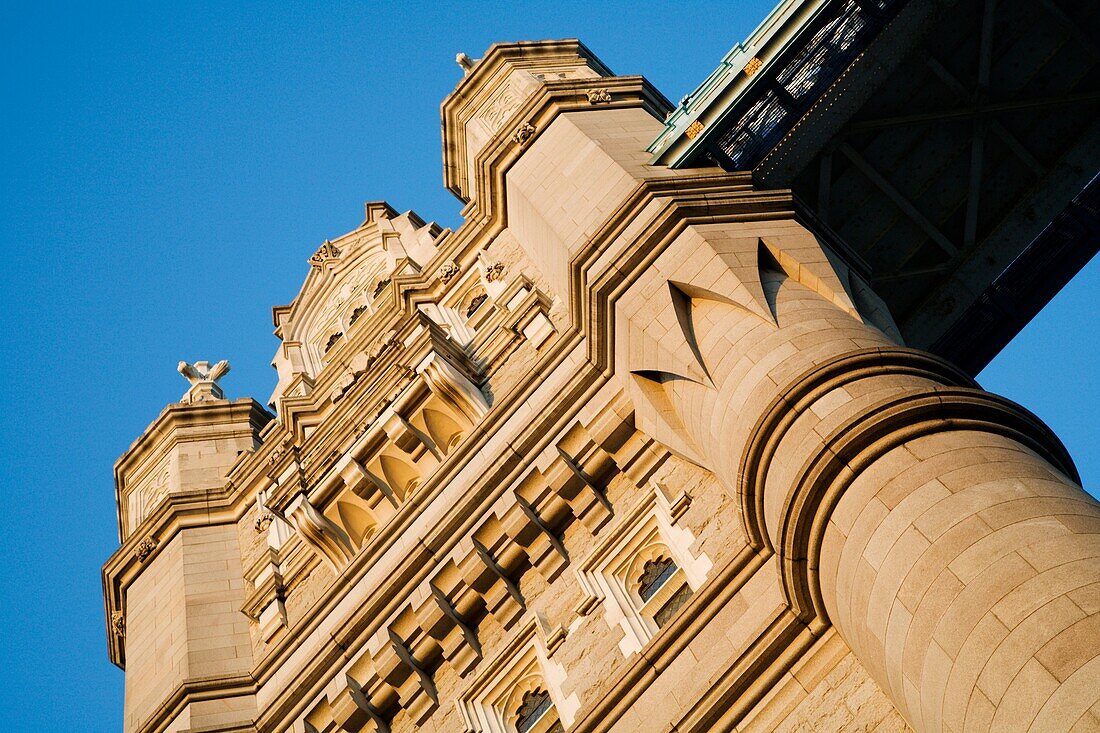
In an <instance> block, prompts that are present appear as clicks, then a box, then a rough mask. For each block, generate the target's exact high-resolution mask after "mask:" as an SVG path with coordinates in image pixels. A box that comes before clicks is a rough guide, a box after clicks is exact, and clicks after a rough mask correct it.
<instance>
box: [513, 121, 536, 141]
mask: <svg viewBox="0 0 1100 733" xmlns="http://www.w3.org/2000/svg"><path fill="white" fill-rule="evenodd" d="M534 134H535V126H534V125H532V124H531V123H530V122H524V123H523V124H522V125H520V126H519V127H517V128H516V131H515V133H514V134H513V135H512V142H514V143H516V144H517V145H526V144H527V141H528V140H530V139H531V137H532V136H533V135H534Z"/></svg>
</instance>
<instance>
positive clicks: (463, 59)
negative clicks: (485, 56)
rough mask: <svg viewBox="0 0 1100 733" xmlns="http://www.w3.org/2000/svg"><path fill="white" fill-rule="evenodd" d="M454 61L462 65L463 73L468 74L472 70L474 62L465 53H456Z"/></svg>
mask: <svg viewBox="0 0 1100 733" xmlns="http://www.w3.org/2000/svg"><path fill="white" fill-rule="evenodd" d="M455 63H457V64H458V65H459V66H461V67H462V73H463V74H469V73H470V72H471V71H473V68H474V63H476V62H475V61H474V60H473V59H472V58H470V57H469V56H467V55H466V54H464V53H458V54H455Z"/></svg>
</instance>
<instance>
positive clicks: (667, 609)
mask: <svg viewBox="0 0 1100 733" xmlns="http://www.w3.org/2000/svg"><path fill="white" fill-rule="evenodd" d="M635 589H636V591H637V593H638V597H639V598H640V599H641V601H642V609H641V610H642V615H643V616H646V617H648V618H649V619H650V620H652V621H653V623H654V624H656V625H657V628H658V629H663V628H664V627H665V625H666V624H667V623H668V622H669V619H671V618H672V617H673V616H674V615H676V612H677V611H679V610H680V608H682V607H683V605H684V604H685V603H687V601H688V599H689V598H691V586H690V585H688V582H687V577H686V576H685V575H684V572H683V571H682V570H681V569H680V567H679V566H678V565H677V564H676V561H675V560H673V559H671V558H669V557H668V556H667V555H663V554H662V555H658V556H657V557H655V558H653V559H650V560H646V562H645V565H643V566H642V573H641V575H640V576H639V577H638V579H637V585H636V588H635Z"/></svg>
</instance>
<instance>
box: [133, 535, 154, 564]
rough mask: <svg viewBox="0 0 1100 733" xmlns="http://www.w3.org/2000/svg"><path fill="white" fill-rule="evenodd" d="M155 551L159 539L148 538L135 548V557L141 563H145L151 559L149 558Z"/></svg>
mask: <svg viewBox="0 0 1100 733" xmlns="http://www.w3.org/2000/svg"><path fill="white" fill-rule="evenodd" d="M155 549H157V538H156V537H146V538H145V539H143V540H142V541H141V542H139V543H138V546H137V547H136V548H134V557H136V558H137V559H138V561H139V562H145V561H146V560H148V559H149V556H150V555H152V554H153V550H155Z"/></svg>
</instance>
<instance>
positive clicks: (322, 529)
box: [286, 492, 355, 572]
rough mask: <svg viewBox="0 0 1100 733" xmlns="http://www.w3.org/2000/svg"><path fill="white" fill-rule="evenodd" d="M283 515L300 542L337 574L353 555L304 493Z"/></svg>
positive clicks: (340, 531)
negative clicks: (299, 536) (304, 542)
mask: <svg viewBox="0 0 1100 733" xmlns="http://www.w3.org/2000/svg"><path fill="white" fill-rule="evenodd" d="M286 515H287V519H289V520H290V522H291V524H293V525H294V528H295V529H297V530H298V533H299V534H300V535H301V536H302V539H303V540H305V541H306V543H308V544H309V545H310V547H312V548H313V549H314V550H316V551H317V552H318V553H319V554H320V555H321V556H322V557H324V558H325V559H326V560H328V561H329V563H331V564H332V567H333V569H334V570H336V571H337V572H339V571H340V568H342V567H343V566H344V565H346V564H347V562H348V561H349V560H351V558H352V557H353V556H354V555H355V549H354V548H353V547H352V544H351V539H350V538H349V537H348V535H347V533H346V532H344V530H343V529H341V528H340V526H339V525H337V524H336V523H335V522H333V521H332V520H331V519H329V518H328V517H326V516H325V515H324V514H322V513H321V512H320V511H318V509H317V507H315V506H313V504H311V503H310V501H309V498H308V497H306V495H305V493H304V492H303V493H301V494H298V496H296V497H294V499H293V500H292V501H291V502H290V505H289V506H288V507H287V512H286Z"/></svg>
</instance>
